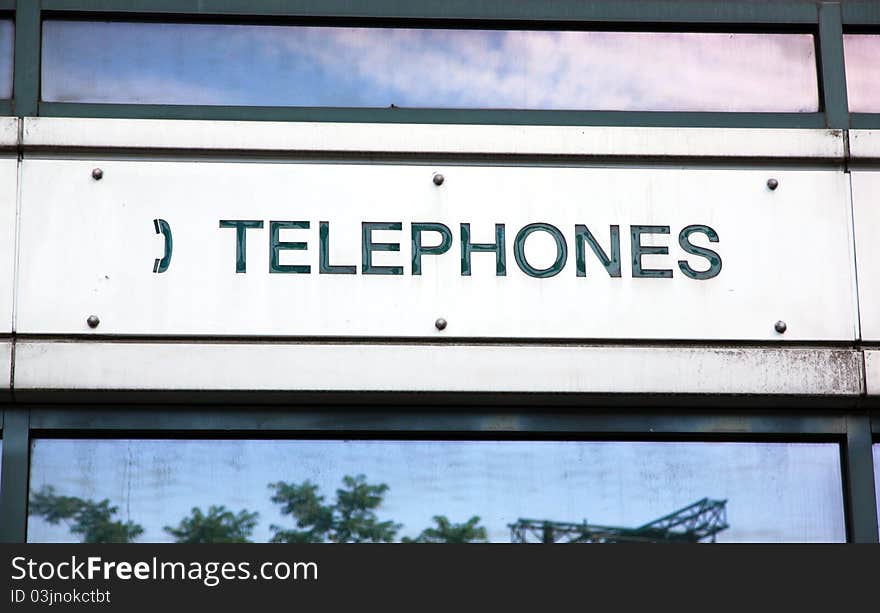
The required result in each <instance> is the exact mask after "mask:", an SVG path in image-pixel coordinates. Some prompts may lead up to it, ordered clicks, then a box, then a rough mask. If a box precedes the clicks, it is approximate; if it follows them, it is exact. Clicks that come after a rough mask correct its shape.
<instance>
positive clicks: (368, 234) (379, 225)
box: [361, 221, 403, 275]
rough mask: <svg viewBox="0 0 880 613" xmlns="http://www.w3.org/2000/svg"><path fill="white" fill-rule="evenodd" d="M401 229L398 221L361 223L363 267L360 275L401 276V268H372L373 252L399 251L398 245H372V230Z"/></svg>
mask: <svg viewBox="0 0 880 613" xmlns="http://www.w3.org/2000/svg"><path fill="white" fill-rule="evenodd" d="M401 228H402V226H401V224H400V222H399V221H393V222H384V221H380V222H374V221H365V222H363V223H361V232H362V240H361V256H362V259H363V266H362V267H361V274H364V275H402V274H403V266H374V265H373V252H374V251H400V243H374V242H373V230H400V229H401Z"/></svg>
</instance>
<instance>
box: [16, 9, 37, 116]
mask: <svg viewBox="0 0 880 613" xmlns="http://www.w3.org/2000/svg"><path fill="white" fill-rule="evenodd" d="M40 29H41V28H40V1H39V0H17V2H16V4H15V67H14V72H13V78H12V96H13V105H14V109H15V114H16V115H18V116H19V117H33V116H35V115H37V114H38V113H39V108H40V107H39V98H40Z"/></svg>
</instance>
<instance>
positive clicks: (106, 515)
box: [29, 475, 486, 543]
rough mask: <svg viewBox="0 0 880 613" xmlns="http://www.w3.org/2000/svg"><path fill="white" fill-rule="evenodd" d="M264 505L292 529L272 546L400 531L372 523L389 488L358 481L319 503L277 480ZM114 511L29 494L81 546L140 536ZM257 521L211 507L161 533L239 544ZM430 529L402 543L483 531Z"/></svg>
mask: <svg viewBox="0 0 880 613" xmlns="http://www.w3.org/2000/svg"><path fill="white" fill-rule="evenodd" d="M269 489H271V490H272V492H273V493H272V497H271V500H272V502H274V503H275V504H278V505H280V511H281V514H282V515H283V516H285V517H290V518H291V519H293V520H294V521H295V528H285V527H282V526H276V525H274V524H273V525H271V526H270V529H271V530H272V532H273V536H272V538H271V542H273V543H391V542H394V541H395V539H396V537H397V533H398V531H399V530H400V529H401V527H402V525H401V524H399V523H396V522H394V521H392V520H388V519H384V520H383V519H380V518H379V516H378V515H377V511H378V510H379V508H380V507H381V506H382V503H383V502H384V500H385V495H386V494H387V493H388V490H389V487H388V485H387V484H385V483H374V484H371V483H368V482H367V477H366V476H365V475H356V476H351V475H346V476H345V477H343V479H342V487H341V488H339V489H337V490H336V496H335V499H334V500H333V501H332V502H327V501H326V498H325V497H324V496H323V495H322V494H321V493H320V491H319V487H318V486H317V485H316V484H314V483H312V482H311V481H309V480H306V481H303V482H302V483H290V482H286V481H278V482H275V483H270V484H269ZM117 511H118V507H116V506H112V505H111V504H110V500H109V499H104V500H101V501H99V502H96V501H94V500H89V499H84V498H78V497H76V496H61V495H59V494H57V493H56V492H55V488H54V487H52V486H51V485H47V486H44V487H43V488H41V489H40V490H38V491H36V492H34V493H32V494H31V499H30V508H29V513H30V514H31V515H33V516H37V517H42V518H43V519H44V520H46V521H47V522H48V523H50V524H58V523H60V522H62V521H64V522H66V523H67V524H68V525H69V527H70V532H71V533H72V534H75V535H78V536H79V537H80V538H81V540H82V542H84V543H129V542H132V541H134V540H135V539H137V537H139V536H140V535H141V534H143V532H144V529H143V527H142V526H140V525H139V524H136V523H134V522H131V521H126V522H122V521H120V520H118V519H116V518H115V515H116V513H117ZM258 517H259V514H258V513H256V512H252V511H248V510H247V509H242V510H240V511H238V512H237V513H236V512H234V511H232V510H230V509H227V508H226V507H225V506H223V505H219V506H218V505H211V506H210V507H208V510H207V512H204V511H202V509H201V508H199V507H193V508H192V510H191V511H190V514H189V515H188V516H186V517H184V518H182V519H181V520H180V522H179V523H178V524H177V526H165V527H164V531H165V532H166V533H167V534H169V535H170V536H172V537H173V538H174V541H175V542H177V543H247V542H251V536H252V535H253V531H254V529H255V528H256V526H257V522H258ZM433 520H434V524H435V525H434V526H432V527H429V528H426V529H425V530H423V531H422V532H421V534H419V536H417V537H416V538H414V539H411V538H408V537H404V538H403V539H402V542H405V543H474V542H485V541H486V528H484V527H483V526H480V525H479V522H480V518H479V517H477V516H474V517H471V518H470V519H469V520H467V521H466V522H464V523H462V524H456V523H453V522H451V521H450V520H449V519H448V518H447V517H446V516H443V515H435V516H434V518H433Z"/></svg>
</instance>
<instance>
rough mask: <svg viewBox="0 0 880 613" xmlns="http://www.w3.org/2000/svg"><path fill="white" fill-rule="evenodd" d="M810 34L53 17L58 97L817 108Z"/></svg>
mask: <svg viewBox="0 0 880 613" xmlns="http://www.w3.org/2000/svg"><path fill="white" fill-rule="evenodd" d="M814 47H815V46H814V42H813V37H812V35H810V34H743V33H740V34H725V33H661V32H583V31H580V32H578V31H523V30H506V31H505V30H455V29H414V28H364V27H360V28H347V27H305V26H257V25H220V24H157V23H127V22H111V23H108V22H81V21H62V20H53V21H47V22H45V23H44V24H43V52H42V61H43V72H42V83H43V90H42V92H43V99H44V100H47V101H53V102H103V103H144V104H200V105H217V104H219V105H261V106H302V107H327V106H330V107H379V108H384V107H389V106H392V105H394V106H398V107H411V108H488V109H491V108H496V109H574V110H590V109H597V110H602V109H608V110H662V111H679V110H696V111H791V112H809V111H816V110H817V109H818V105H819V98H818V84H817V83H818V81H817V73H816V59H815V49H814Z"/></svg>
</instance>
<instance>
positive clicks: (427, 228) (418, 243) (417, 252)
mask: <svg viewBox="0 0 880 613" xmlns="http://www.w3.org/2000/svg"><path fill="white" fill-rule="evenodd" d="M422 232H437V233H438V234H440V244H439V245H435V246H432V247H425V246H424V245H422ZM450 247H452V231H451V230H450V229H449V228H448V227H447V226H446V225H445V224H442V223H414V224H412V274H414V275H420V274H422V255H423V254H428V255H443V254H444V253H446V252H447V251H449V248H450Z"/></svg>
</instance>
